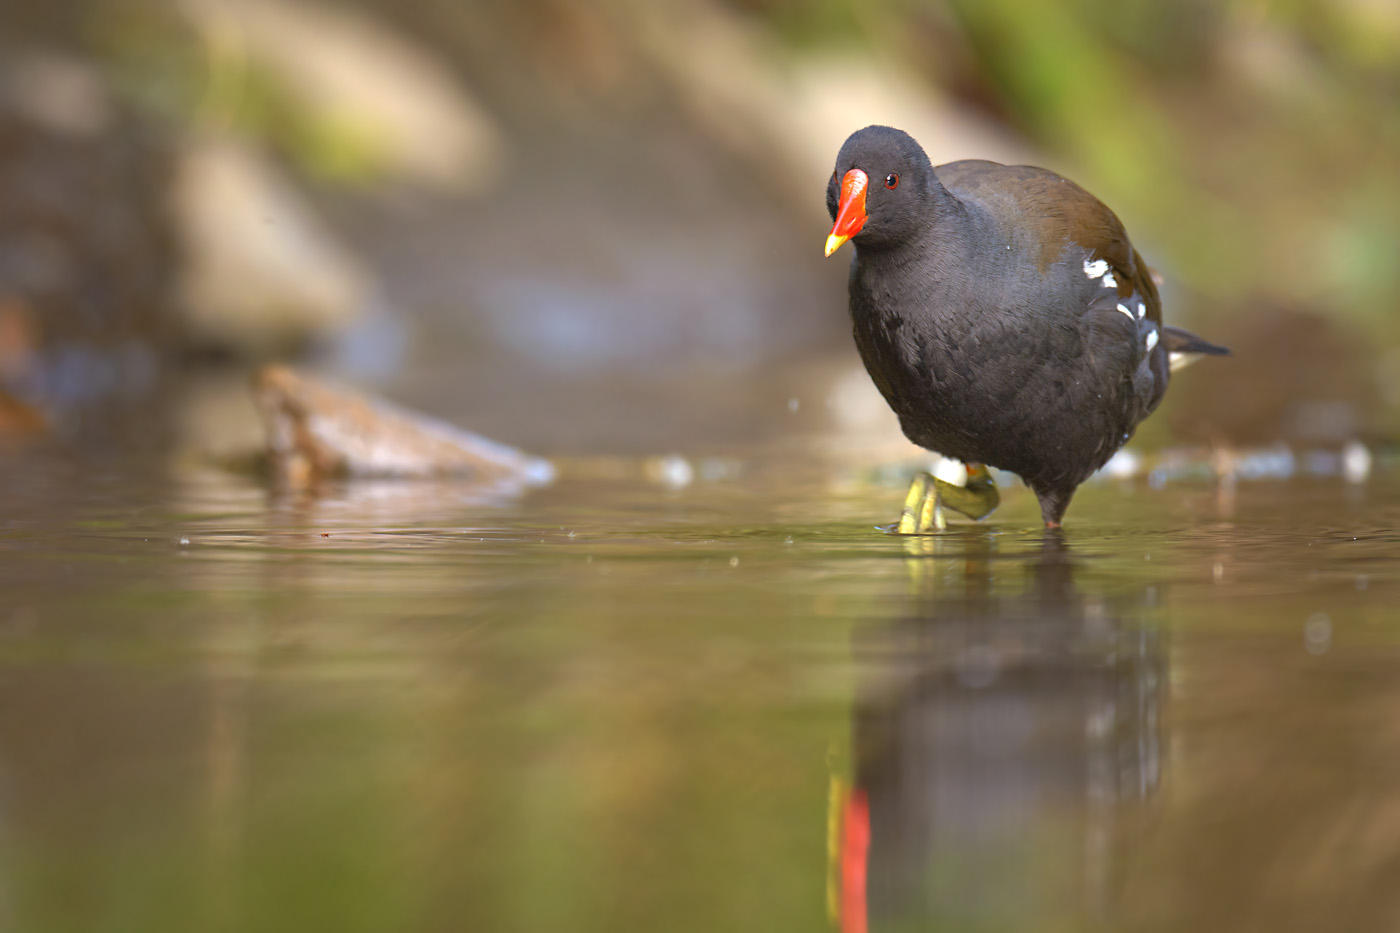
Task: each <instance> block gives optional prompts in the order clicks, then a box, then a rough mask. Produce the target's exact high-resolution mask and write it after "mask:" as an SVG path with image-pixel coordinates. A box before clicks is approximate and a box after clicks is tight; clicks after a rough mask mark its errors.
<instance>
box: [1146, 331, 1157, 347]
mask: <svg viewBox="0 0 1400 933" xmlns="http://www.w3.org/2000/svg"><path fill="white" fill-rule="evenodd" d="M1155 346H1157V329H1156V328H1155V327H1154V328H1153V329H1152V330H1149V331H1148V332H1147V352H1148V353H1151V352H1152V348H1153V347H1155Z"/></svg>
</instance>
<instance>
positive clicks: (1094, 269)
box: [1084, 259, 1108, 279]
mask: <svg viewBox="0 0 1400 933" xmlns="http://www.w3.org/2000/svg"><path fill="white" fill-rule="evenodd" d="M1107 271H1108V261H1107V260H1104V259H1095V260H1094V261H1093V262H1090V261H1089V260H1087V259H1086V260H1084V274H1085V275H1087V276H1088V277H1089V278H1091V279H1096V278H1098V277H1099V276H1101V275H1103V274H1104V273H1105V272H1107Z"/></svg>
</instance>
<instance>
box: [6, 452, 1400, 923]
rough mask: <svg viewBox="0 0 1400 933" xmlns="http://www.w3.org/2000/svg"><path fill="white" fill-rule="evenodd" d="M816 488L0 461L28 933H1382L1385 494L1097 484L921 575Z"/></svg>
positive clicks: (1396, 543) (1393, 488) (1390, 532)
mask: <svg viewBox="0 0 1400 933" xmlns="http://www.w3.org/2000/svg"><path fill="white" fill-rule="evenodd" d="M794 470H795V472H794V473H793V474H789V473H788V472H787V471H786V470H785V469H784V468H781V467H780V466H775V467H769V468H765V469H758V468H757V467H753V468H750V469H749V470H748V471H747V472H742V473H740V475H738V476H737V477H730V478H727V479H725V480H722V481H718V482H703V481H702V482H696V483H694V484H692V485H690V486H688V487H686V488H684V489H680V490H666V489H663V488H661V487H658V486H655V485H651V484H648V483H646V482H642V481H639V480H629V479H617V480H608V481H605V480H601V479H599V480H586V479H570V478H569V477H568V475H567V474H566V476H565V478H564V479H563V480H562V481H561V482H559V483H558V484H557V485H555V486H553V487H551V488H548V489H544V490H540V491H537V492H534V493H531V494H529V495H527V496H525V497H524V498H521V499H518V500H511V499H499V498H495V497H493V496H492V495H490V494H489V493H485V492H483V491H480V490H466V489H461V488H455V487H450V486H449V487H441V486H440V487H427V488H424V487H413V486H408V485H402V484H382V485H375V486H361V487H345V488H341V489H338V490H331V491H329V492H328V494H327V495H324V496H322V497H319V498H309V497H300V498H298V497H278V496H275V495H272V494H270V493H268V492H267V491H266V490H265V489H264V488H262V487H261V486H259V485H258V484H256V483H255V482H253V481H251V480H248V479H245V478H241V477H238V476H234V475H229V474H223V473H220V472H218V471H214V470H209V469H204V468H200V467H195V466H176V467H169V466H161V467H159V468H154V467H152V466H151V465H150V464H145V463H141V462H139V461H137V462H131V463H118V464H115V465H112V464H97V463H92V462H87V463H84V462H81V461H78V460H75V459H74V458H72V457H61V456H57V455H52V456H51V455H48V454H37V453H33V452H30V453H21V452H10V453H7V454H4V455H3V457H0V473H3V475H0V480H3V482H4V483H5V486H6V488H7V489H8V490H9V493H10V495H9V500H10V507H9V510H8V513H7V515H6V516H5V518H4V520H3V523H0V552H3V561H0V587H3V593H4V602H3V605H0V916H3V921H4V923H5V925H6V926H7V927H8V928H12V929H17V930H140V931H160V930H171V931H177V930H178V931H187V930H214V929H230V930H233V929H238V930H259V931H275V930H289V931H290V930H296V931H305V930H337V931H354V930H365V931H370V930H374V931H381V930H490V931H554V930H599V931H604V930H606V931H616V930H646V929H652V930H696V931H700V930H704V931H713V930H742V929H763V930H789V929H790V930H816V929H823V928H827V927H830V926H835V927H837V928H841V927H844V929H845V930H847V931H854V930H859V929H863V928H864V927H863V924H865V923H867V922H868V926H869V928H870V929H873V930H905V929H908V930H912V929H919V930H938V929H947V930H959V931H966V930H1083V929H1095V928H1102V929H1115V930H1121V929H1142V930H1183V931H1185V930H1192V931H1195V930H1203V929H1204V930H1256V929H1257V930H1295V929H1296V930H1317V929H1349V930H1363V929H1364V930H1371V929H1388V928H1392V927H1394V926H1395V924H1396V923H1397V921H1400V885H1396V884H1395V881H1396V878H1397V877H1400V841H1397V840H1400V726H1398V725H1397V724H1396V718H1395V715H1394V710H1395V708H1396V704H1397V703H1400V613H1397V612H1396V611H1395V610H1394V609H1393V608H1392V607H1393V606H1394V604H1395V603H1396V600H1397V595H1400V571H1398V570H1397V562H1396V556H1397V554H1398V553H1400V533H1397V531H1396V528H1397V519H1400V485H1397V484H1396V483H1394V482H1391V481H1389V480H1387V479H1386V478H1384V477H1380V478H1373V479H1372V481H1371V482H1370V483H1369V484H1367V485H1364V486H1360V487H1351V486H1344V485H1342V484H1340V483H1336V482H1326V481H1321V480H1294V481H1290V482H1275V483H1253V484H1244V485H1241V487H1240V488H1239V489H1238V491H1237V494H1236V495H1235V496H1234V497H1233V499H1226V498H1223V497H1221V496H1220V495H1219V494H1218V493H1217V491H1216V490H1215V488H1214V487H1213V486H1212V485H1210V484H1209V483H1206V482H1200V483H1195V484H1192V483H1183V484H1174V485H1168V486H1167V487H1166V488H1165V489H1155V490H1154V489H1151V488H1149V487H1148V486H1147V485H1146V484H1143V483H1136V484H1132V483H1129V484H1122V485H1119V484H1108V483H1105V484H1101V485H1095V486H1091V487H1087V488H1086V489H1085V490H1083V491H1082V492H1081V494H1080V496H1079V498H1078V500H1077V501H1076V503H1075V505H1074V507H1073V508H1072V509H1071V512H1070V516H1069V518H1070V522H1071V525H1070V528H1069V529H1068V530H1067V532H1066V533H1065V534H1064V535H1063V537H1046V536H1045V535H1044V534H1043V533H1042V532H1041V531H1040V530H1038V528H1037V527H1036V522H1035V516H1036V510H1035V506H1034V503H1033V502H1032V501H1031V500H1030V497H1029V496H1028V495H1026V494H1025V493H1024V492H1023V491H1017V490H1010V491H1009V492H1008V496H1007V500H1008V501H1007V504H1006V505H1005V506H1004V507H1003V509H1002V510H1001V511H1000V512H999V513H997V515H995V516H993V519H992V520H991V521H989V522H988V523H986V524H983V525H976V526H973V525H959V526H955V527H953V528H952V529H951V530H950V531H949V532H948V533H947V534H945V535H943V536H940V537H938V538H936V539H922V540H910V539H899V538H894V537H889V536H885V535H881V534H878V533H876V532H875V531H873V530H872V525H874V524H875V523H877V522H884V521H889V520H891V519H893V517H894V514H893V513H894V510H895V508H896V506H897V504H898V500H899V498H900V495H901V493H900V491H899V490H897V489H891V488H883V487H878V486H861V485H858V484H856V485H851V484H844V485H832V484H831V483H829V482H827V481H826V478H825V474H824V472H823V471H821V470H817V469H812V468H810V467H808V468H804V469H796V468H794ZM793 477H795V478H793ZM866 814H868V816H867V815H866ZM843 827H844V831H843ZM867 832H868V835H869V847H868V850H863V849H862V846H861V844H860V839H861V838H862V836H863V834H865V833H867Z"/></svg>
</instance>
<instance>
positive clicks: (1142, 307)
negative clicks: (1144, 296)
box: [1138, 301, 1147, 318]
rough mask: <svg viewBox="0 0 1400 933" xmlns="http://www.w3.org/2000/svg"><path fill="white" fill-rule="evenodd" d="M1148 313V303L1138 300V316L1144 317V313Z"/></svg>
mask: <svg viewBox="0 0 1400 933" xmlns="http://www.w3.org/2000/svg"><path fill="white" fill-rule="evenodd" d="M1146 313H1147V305H1145V304H1143V303H1142V302H1141V301H1139V302H1138V317H1139V318H1141V317H1142V316H1143V315H1145V314H1146Z"/></svg>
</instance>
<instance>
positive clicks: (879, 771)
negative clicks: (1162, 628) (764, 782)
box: [832, 531, 1165, 933]
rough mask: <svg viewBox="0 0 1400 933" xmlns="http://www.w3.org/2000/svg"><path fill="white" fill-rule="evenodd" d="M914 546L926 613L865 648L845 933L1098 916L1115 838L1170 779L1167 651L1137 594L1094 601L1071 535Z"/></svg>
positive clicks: (864, 643) (869, 632) (837, 841)
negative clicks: (1165, 777)
mask: <svg viewBox="0 0 1400 933" xmlns="http://www.w3.org/2000/svg"><path fill="white" fill-rule="evenodd" d="M910 540H911V542H913V543H911V545H910V546H911V550H913V551H914V553H913V554H911V557H910V559H909V566H910V572H911V575H912V577H913V585H912V599H911V603H910V608H909V610H908V611H907V612H905V613H904V614H903V615H902V617H900V618H899V619H897V620H896V621H894V622H893V623H890V622H888V621H882V622H880V623H872V624H871V625H869V626H867V627H865V628H864V629H862V630H861V631H860V632H859V633H858V635H857V637H856V640H855V645H854V652H855V656H856V659H857V663H858V665H859V670H860V674H859V677H858V687H857V699H856V706H855V713H854V723H853V736H852V758H853V761H852V766H851V769H850V770H851V772H852V773H851V782H850V786H849V787H845V786H843V785H840V784H839V783H838V786H837V787H836V788H835V793H834V794H833V813H832V837H833V856H834V859H833V866H832V885H833V892H832V893H833V897H832V907H833V909H834V911H835V913H836V914H837V917H838V918H839V926H840V927H841V928H842V930H843V933H857V931H863V930H865V929H866V928H867V923H869V924H870V925H871V926H873V927H875V928H877V929H878V928H881V927H883V926H886V925H890V926H897V927H899V928H901V929H902V928H904V924H906V923H910V922H914V923H920V922H923V923H929V922H935V921H948V922H957V923H959V924H963V926H960V927H959V928H969V929H970V928H982V927H983V926H992V927H1000V926H1002V925H1007V924H1009V925H1010V927H1009V928H1018V926H1020V925H1024V924H1025V923H1026V922H1027V921H1028V920H1033V919H1035V918H1037V917H1040V918H1044V917H1045V915H1046V914H1047V912H1048V913H1051V914H1054V913H1060V912H1062V911H1069V912H1070V913H1072V914H1080V913H1083V912H1087V913H1088V914H1094V913H1097V912H1098V910H1099V909H1101V908H1102V907H1103V906H1104V905H1105V903H1106V900H1107V898H1108V896H1109V887H1110V885H1111V882H1112V852H1113V847H1114V839H1115V834H1116V832H1117V830H1116V828H1115V823H1116V821H1118V820H1119V818H1120V815H1121V813H1122V812H1123V810H1124V808H1125V805H1129V804H1131V803H1134V802H1138V801H1142V800H1145V799H1146V798H1148V797H1149V796H1150V795H1151V794H1152V793H1153V791H1154V790H1155V788H1156V786H1157V782H1158V775H1159V773H1160V768H1161V761H1160V755H1161V735H1160V731H1159V719H1160V708H1161V705H1162V702H1163V694H1164V691H1165V670H1164V665H1165V660H1164V654H1163V651H1162V646H1161V643H1160V639H1159V637H1158V635H1157V634H1156V633H1155V632H1154V631H1153V630H1152V629H1150V628H1148V627H1144V626H1143V625H1141V624H1140V623H1138V622H1136V621H1134V620H1132V618H1131V617H1132V614H1133V610H1132V605H1133V603H1134V602H1135V601H1137V600H1135V599H1134V597H1133V595H1132V594H1131V593H1129V594H1123V595H1121V596H1116V597H1114V598H1112V599H1110V598H1108V597H1106V596H1104V595H1103V594H1095V593H1093V592H1081V590H1080V588H1079V587H1078V586H1077V585H1076V580H1075V575H1076V570H1077V569H1078V567H1077V563H1076V560H1075V559H1074V558H1073V555H1072V551H1071V548H1070V547H1069V546H1068V545H1067V544H1066V542H1065V541H1064V539H1063V538H1062V537H1061V536H1059V535H1058V534H1054V535H1052V536H1047V537H1046V538H1044V539H1043V540H1041V541H1039V542H1035V543H1032V544H1030V545H1029V546H1027V545H1025V544H1021V545H1013V546H1010V547H999V545H998V543H997V540H996V539H995V538H994V537H993V536H990V535H988V534H986V533H983V532H980V531H978V532H975V533H973V532H970V533H969V535H968V536H962V535H949V536H945V537H939V538H933V539H927V538H925V539H910ZM920 549H927V550H928V552H927V553H923V552H921V550H920ZM935 549H936V550H935ZM1138 602H1139V605H1140V604H1141V603H1140V601H1138ZM1115 605H1116V606H1118V607H1119V608H1117V609H1114V608H1112V607H1113V606H1115Z"/></svg>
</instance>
